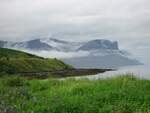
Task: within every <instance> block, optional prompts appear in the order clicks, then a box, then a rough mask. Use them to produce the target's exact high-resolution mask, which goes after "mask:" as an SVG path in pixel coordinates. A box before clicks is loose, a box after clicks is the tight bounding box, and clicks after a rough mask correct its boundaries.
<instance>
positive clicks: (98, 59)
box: [0, 38, 140, 68]
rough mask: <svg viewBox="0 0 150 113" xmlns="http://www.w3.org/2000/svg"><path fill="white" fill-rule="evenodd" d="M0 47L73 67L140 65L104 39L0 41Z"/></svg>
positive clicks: (116, 43) (116, 44)
mask: <svg viewBox="0 0 150 113" xmlns="http://www.w3.org/2000/svg"><path fill="white" fill-rule="evenodd" d="M0 47H5V48H14V49H19V50H24V51H27V52H31V53H33V54H37V55H41V56H43V57H56V58H60V59H62V60H63V61H64V62H66V63H68V64H71V65H73V66H75V67H77V68H78V67H82V68H84V67H90V68H92V67H93V68H94V67H117V66H126V65H137V64H140V63H139V62H138V61H137V60H135V59H134V58H133V57H132V55H131V54H130V53H128V52H126V51H122V50H120V49H119V45H118V42H117V41H114V42H113V41H110V40H104V39H98V40H91V41H86V42H69V41H64V40H58V39H54V38H42V39H35V40H29V41H24V42H6V41H0Z"/></svg>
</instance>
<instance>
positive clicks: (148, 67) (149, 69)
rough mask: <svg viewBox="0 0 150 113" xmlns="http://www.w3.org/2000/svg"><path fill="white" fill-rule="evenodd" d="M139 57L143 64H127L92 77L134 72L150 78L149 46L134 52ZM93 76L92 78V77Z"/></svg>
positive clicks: (139, 75) (140, 76)
mask: <svg viewBox="0 0 150 113" xmlns="http://www.w3.org/2000/svg"><path fill="white" fill-rule="evenodd" d="M134 55H135V56H136V57H137V59H138V60H139V61H140V62H142V63H143V65H136V66H126V67H119V68H118V69H117V70H116V71H110V72H106V73H103V74H97V75H94V76H93V77H92V76H90V78H91V77H92V78H93V79H98V78H105V77H111V76H118V75H122V74H127V73H130V74H134V75H135V76H137V77H139V78H144V79H150V53H149V48H147V49H142V50H140V51H136V53H135V54H134ZM92 78H91V79H92Z"/></svg>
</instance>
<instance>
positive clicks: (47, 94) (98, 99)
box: [0, 75, 150, 113]
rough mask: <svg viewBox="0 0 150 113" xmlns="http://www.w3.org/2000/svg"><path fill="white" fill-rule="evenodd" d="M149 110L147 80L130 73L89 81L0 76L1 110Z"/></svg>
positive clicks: (98, 112)
mask: <svg viewBox="0 0 150 113" xmlns="http://www.w3.org/2000/svg"><path fill="white" fill-rule="evenodd" d="M3 111H6V112H8V113H13V112H18V113H150V81H149V80H141V79H138V78H135V77H134V76H132V75H126V76H119V77H114V78H107V79H103V80H95V81H90V80H87V79H82V80H74V79H69V80H64V81H59V80H56V79H46V80H36V79H34V80H26V79H25V78H22V77H18V76H12V77H10V76H9V77H7V76H3V77H1V78H0V112H2V113H3Z"/></svg>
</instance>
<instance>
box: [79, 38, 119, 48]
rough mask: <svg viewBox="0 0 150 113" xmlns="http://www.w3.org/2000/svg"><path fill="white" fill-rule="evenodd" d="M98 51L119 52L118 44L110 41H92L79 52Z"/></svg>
mask: <svg viewBox="0 0 150 113" xmlns="http://www.w3.org/2000/svg"><path fill="white" fill-rule="evenodd" d="M98 49H112V50H119V47H118V42H117V41H115V42H111V41H109V40H92V41H89V42H87V43H85V44H84V45H83V46H81V47H80V48H79V49H78V50H98Z"/></svg>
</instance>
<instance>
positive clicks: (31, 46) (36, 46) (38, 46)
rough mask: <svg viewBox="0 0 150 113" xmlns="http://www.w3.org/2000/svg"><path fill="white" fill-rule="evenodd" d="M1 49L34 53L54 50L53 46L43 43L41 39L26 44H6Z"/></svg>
mask: <svg viewBox="0 0 150 113" xmlns="http://www.w3.org/2000/svg"><path fill="white" fill-rule="evenodd" d="M1 47H5V48H15V49H18V48H19V49H28V50H33V51H41V50H52V49H54V48H53V47H52V46H50V45H48V44H46V43H43V42H41V40H40V39H35V40H30V41H25V42H9V41H8V42H5V43H3V45H2V46H1Z"/></svg>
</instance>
